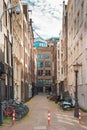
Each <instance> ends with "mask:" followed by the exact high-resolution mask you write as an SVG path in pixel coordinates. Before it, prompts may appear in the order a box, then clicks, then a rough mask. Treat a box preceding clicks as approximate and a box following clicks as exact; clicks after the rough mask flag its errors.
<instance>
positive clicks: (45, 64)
mask: <svg viewBox="0 0 87 130" xmlns="http://www.w3.org/2000/svg"><path fill="white" fill-rule="evenodd" d="M53 78H54V62H53V47H38V48H37V88H38V92H50V91H52V92H53V91H54V89H53V86H54V80H53Z"/></svg>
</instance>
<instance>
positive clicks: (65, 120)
mask: <svg viewBox="0 0 87 130" xmlns="http://www.w3.org/2000/svg"><path fill="white" fill-rule="evenodd" d="M26 104H27V105H28V106H29V113H28V115H27V116H26V117H25V118H23V119H22V120H20V121H16V122H15V124H14V125H12V123H11V122H9V123H7V124H6V123H5V124H3V126H1V127H0V130H86V129H87V126H86V125H84V124H79V122H78V119H76V118H74V116H73V111H63V110H62V109H61V108H60V107H59V106H58V105H57V104H55V102H53V101H50V100H49V99H47V95H45V94H38V95H36V96H35V97H33V98H32V99H31V100H30V101H28V102H27V103H26ZM48 110H50V114H51V115H50V124H48Z"/></svg>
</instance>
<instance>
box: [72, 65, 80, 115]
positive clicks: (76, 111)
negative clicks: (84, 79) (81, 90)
mask: <svg viewBox="0 0 87 130" xmlns="http://www.w3.org/2000/svg"><path fill="white" fill-rule="evenodd" d="M80 66H81V64H78V63H76V64H75V65H73V67H74V72H75V108H74V116H75V117H78V116H79V113H78V109H79V104H78V70H79V67H80Z"/></svg>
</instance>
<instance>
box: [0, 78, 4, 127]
mask: <svg viewBox="0 0 87 130" xmlns="http://www.w3.org/2000/svg"><path fill="white" fill-rule="evenodd" d="M1 97H2V96H1V79H0V126H1V125H2V122H3V116H2V103H1V101H2V100H1Z"/></svg>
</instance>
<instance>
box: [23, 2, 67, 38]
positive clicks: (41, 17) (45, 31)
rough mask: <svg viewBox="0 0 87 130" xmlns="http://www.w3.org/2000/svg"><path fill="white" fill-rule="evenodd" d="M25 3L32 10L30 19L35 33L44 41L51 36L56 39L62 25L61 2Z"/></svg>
mask: <svg viewBox="0 0 87 130" xmlns="http://www.w3.org/2000/svg"><path fill="white" fill-rule="evenodd" d="M23 1H24V0H23ZM25 1H28V3H29V8H30V9H32V16H31V17H32V20H33V22H34V23H33V27H34V29H35V31H36V32H37V33H38V34H39V35H40V36H41V37H43V38H44V39H46V38H49V37H52V36H55V37H57V36H58V35H59V33H60V30H61V25H62V3H63V0H25ZM66 2H67V0H66Z"/></svg>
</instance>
